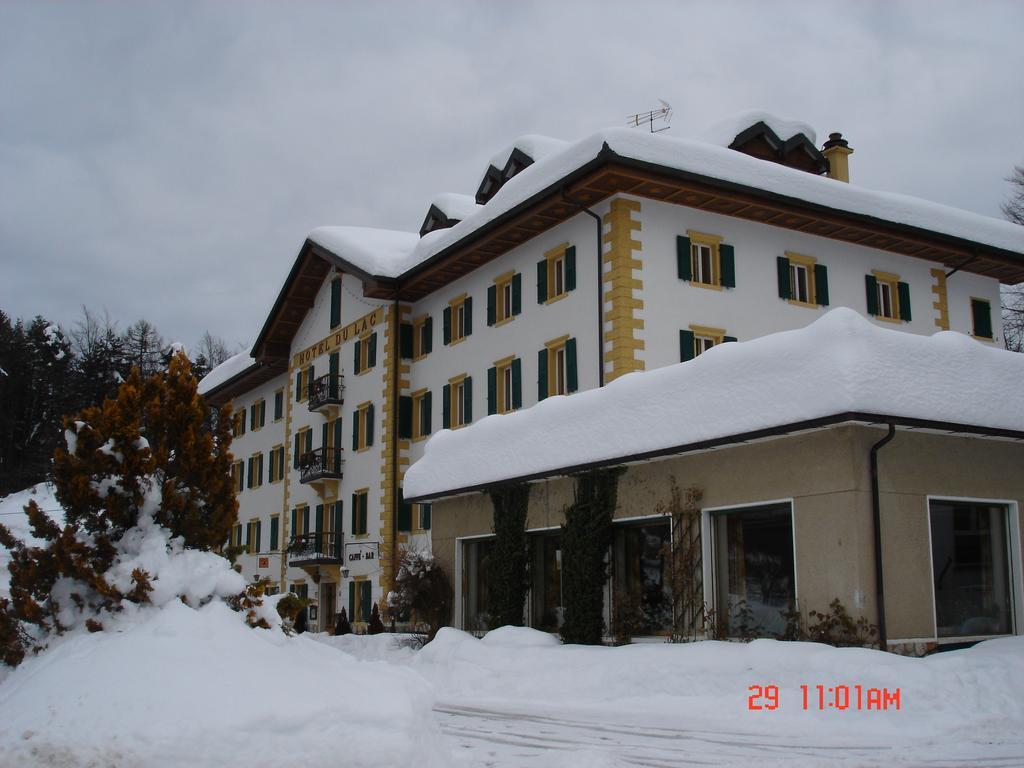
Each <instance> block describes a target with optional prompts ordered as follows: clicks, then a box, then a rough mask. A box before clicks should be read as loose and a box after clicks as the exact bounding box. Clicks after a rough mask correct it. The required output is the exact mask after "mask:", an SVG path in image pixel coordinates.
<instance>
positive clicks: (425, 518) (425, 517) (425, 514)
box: [420, 504, 432, 531]
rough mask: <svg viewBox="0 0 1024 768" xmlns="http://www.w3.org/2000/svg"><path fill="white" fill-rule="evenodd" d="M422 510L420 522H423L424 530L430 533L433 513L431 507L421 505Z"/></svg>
mask: <svg viewBox="0 0 1024 768" xmlns="http://www.w3.org/2000/svg"><path fill="white" fill-rule="evenodd" d="M420 510H421V514H420V520H421V521H422V522H423V530H425V531H429V530H430V513H431V511H432V510H431V509H430V505H429V504H420Z"/></svg>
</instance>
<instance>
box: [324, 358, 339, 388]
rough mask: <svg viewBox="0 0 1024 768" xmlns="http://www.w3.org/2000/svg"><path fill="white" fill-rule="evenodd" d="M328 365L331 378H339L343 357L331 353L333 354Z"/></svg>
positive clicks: (328, 359)
mask: <svg viewBox="0 0 1024 768" xmlns="http://www.w3.org/2000/svg"><path fill="white" fill-rule="evenodd" d="M327 364H328V370H327V372H328V373H329V374H331V376H337V375H338V374H339V373H341V356H340V355H339V354H338V353H337V352H336V351H335V352H331V354H330V355H329V356H328V358H327ZM332 383H333V382H332Z"/></svg>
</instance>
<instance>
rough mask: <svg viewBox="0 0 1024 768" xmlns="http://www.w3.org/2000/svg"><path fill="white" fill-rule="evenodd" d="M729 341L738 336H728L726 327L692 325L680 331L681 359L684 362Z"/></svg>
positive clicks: (734, 339)
mask: <svg viewBox="0 0 1024 768" xmlns="http://www.w3.org/2000/svg"><path fill="white" fill-rule="evenodd" d="M727 341H736V338H735V337H734V336H727V335H726V333H725V329H724V328H711V327H709V326H706V325H691V326H690V327H689V328H688V329H687V330H683V331H680V332H679V359H680V360H681V361H682V362H686V361H687V360H692V359H693V358H695V357H697V356H698V355H699V354H701V353H702V352H707V351H708V350H709V349H711V348H712V347H713V346H715V345H716V344H724V343H725V342H727Z"/></svg>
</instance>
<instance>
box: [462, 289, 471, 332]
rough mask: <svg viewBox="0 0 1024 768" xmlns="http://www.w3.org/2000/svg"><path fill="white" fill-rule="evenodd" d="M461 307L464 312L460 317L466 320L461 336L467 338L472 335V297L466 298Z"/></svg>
mask: <svg viewBox="0 0 1024 768" xmlns="http://www.w3.org/2000/svg"><path fill="white" fill-rule="evenodd" d="M463 306H464V307H465V311H464V312H463V313H462V316H463V317H464V318H466V327H465V329H464V331H463V335H464V336H469V335H470V334H471V333H473V297H472V296H467V297H466V301H465V303H464V304H463Z"/></svg>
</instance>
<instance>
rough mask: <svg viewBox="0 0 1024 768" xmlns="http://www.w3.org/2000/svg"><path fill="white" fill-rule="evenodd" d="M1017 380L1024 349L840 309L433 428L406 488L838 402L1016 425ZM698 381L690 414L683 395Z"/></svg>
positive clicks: (1023, 373)
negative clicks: (916, 329) (454, 426)
mask: <svg viewBox="0 0 1024 768" xmlns="http://www.w3.org/2000/svg"><path fill="white" fill-rule="evenodd" d="M751 370H754V371H757V372H758V373H757V375H756V376H750V375H749V371H751ZM1022 378H1024V356H1022V355H1019V354H1016V353H1013V352H1008V351H1006V350H1002V349H996V348H992V347H989V346H987V345H984V344H982V343H981V342H978V341H975V340H973V339H971V338H970V337H967V336H964V335H963V334H960V333H955V332H952V331H942V332H939V333H936V334H935V335H933V336H930V337H928V336H919V335H915V334H911V333H907V332H905V331H897V330H892V329H888V328H881V327H879V326H877V325H875V324H873V323H871V322H870V321H868V320H867V319H865V318H863V317H862V316H860V315H859V314H858V313H857V312H855V311H853V310H851V309H847V308H837V309H834V310H832V311H831V312H829V313H827V314H826V315H824V316H823V317H821V318H820V319H819V320H817V321H816V322H814V323H812V324H811V325H809V326H807V327H806V328H802V329H798V330H794V331H784V332H781V333H776V334H771V335H768V336H763V337H760V338H757V339H753V340H750V341H746V342H737V343H730V344H723V345H720V346H717V347H714V348H712V349H711V350H709V351H708V352H705V353H704V354H702V355H700V356H699V357H697V358H695V359H694V360H692V361H689V362H686V363H679V364H675V365H670V366H666V367H664V368H657V369H654V370H651V371H646V372H638V373H633V374H629V375H626V376H623V377H621V378H619V379H616V380H615V381H613V382H611V383H609V384H608V385H607V386H605V387H603V388H600V389H592V390H587V391H584V392H579V393H577V394H574V395H570V396H568V397H552V398H548V399H546V400H544V401H542V402H540V403H538V404H537V405H535V406H533V407H531V408H528V409H525V410H522V411H517V412H515V413H511V414H504V415H498V416H488V417H486V418H484V419H481V420H480V421H478V422H476V423H474V424H472V425H470V426H468V427H465V428H463V429H459V430H456V431H452V430H442V431H441V432H439V433H437V434H436V435H434V436H433V437H432V438H431V439H430V440H429V441H428V442H427V444H426V448H425V451H424V455H423V457H422V458H420V459H419V461H417V462H415V463H414V464H413V465H412V466H411V467H410V468H409V470H408V471H407V472H406V475H405V486H404V493H405V497H406V498H409V499H418V498H431V497H439V496H443V495H446V494H450V493H456V492H459V491H460V490H462V489H468V488H475V487H480V486H483V485H487V484H493V483H500V482H504V481H508V480H513V479H516V478H522V477H530V476H542V475H556V474H558V473H559V471H560V470H564V469H567V468H570V467H572V466H579V465H584V464H592V463H601V462H607V463H615V462H616V460H618V459H627V458H628V457H630V456H636V455H641V454H645V453H650V452H654V451H658V450H663V449H671V448H676V447H678V446H681V445H688V444H692V443H697V442H702V441H707V440H714V439H720V438H726V437H730V436H733V435H737V434H744V433H749V432H753V431H757V430H761V429H771V428H776V427H783V426H786V425H789V424H794V423H800V422H805V421H809V420H813V419H817V418H825V417H829V416H835V415H839V414H843V413H880V414H886V415H889V416H892V417H894V418H908V419H919V420H928V421H940V422H949V423H959V424H968V425H973V426H977V427H983V428H990V429H1006V430H1012V431H1020V432H1024V391H1021V390H1020V387H1019V386H1016V385H1015V384H1014V382H1019V381H1020V380H1021V379H1022ZM694 392H699V393H701V395H700V396H701V400H702V405H703V407H702V409H701V410H700V411H699V412H695V411H694V410H693V409H691V408H687V407H684V405H681V403H683V404H685V403H687V402H690V400H691V399H692V397H693V393H694ZM684 393H685V394H684ZM968 395H969V396H968ZM538 435H543V436H544V439H543V440H538V439H537V436H538ZM609 435H614V436H615V440H614V441H611V440H608V439H607V436H609ZM566 457H570V458H568V459H567V458H566Z"/></svg>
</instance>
